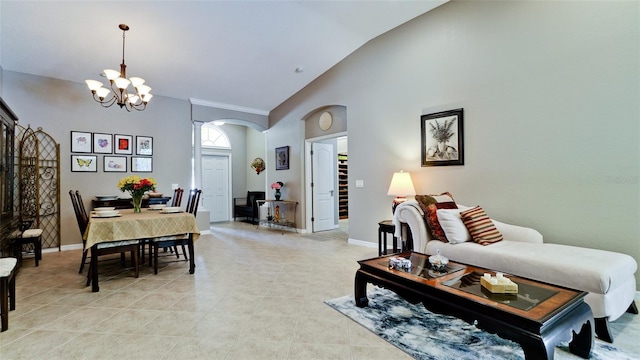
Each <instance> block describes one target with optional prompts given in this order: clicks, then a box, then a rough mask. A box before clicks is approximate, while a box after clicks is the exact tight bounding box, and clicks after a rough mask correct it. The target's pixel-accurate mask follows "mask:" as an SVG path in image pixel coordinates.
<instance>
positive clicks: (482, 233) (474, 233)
mask: <svg viewBox="0 0 640 360" xmlns="http://www.w3.org/2000/svg"><path fill="white" fill-rule="evenodd" d="M460 217H461V218H462V222H463V223H464V226H466V227H467V230H469V234H471V238H472V239H473V241H475V242H477V243H478V244H480V245H491V244H493V243H496V242H498V241H502V240H503V238H502V234H501V233H500V231H498V229H497V228H496V226H495V225H494V224H493V221H491V219H490V218H489V215H487V213H486V212H484V210H483V209H482V208H481V207H480V206H476V207H474V208H471V209H469V210H465V211H461V212H460Z"/></svg>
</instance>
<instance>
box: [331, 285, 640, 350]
mask: <svg viewBox="0 0 640 360" xmlns="http://www.w3.org/2000/svg"><path fill="white" fill-rule="evenodd" d="M367 297H368V298H369V305H368V306H366V307H364V308H359V307H357V306H356V304H355V301H354V298H353V295H349V296H343V297H341V298H337V299H333V300H327V301H325V303H326V304H327V305H329V306H331V307H332V308H334V309H335V310H337V311H339V312H341V313H342V314H344V315H346V316H347V317H349V318H351V320H353V321H355V322H357V323H358V324H360V325H362V326H364V327H365V328H367V329H368V330H369V331H371V332H373V333H374V334H376V335H378V336H380V337H381V338H383V339H385V340H386V341H388V342H389V343H391V344H392V345H394V346H396V347H398V348H399V349H401V350H403V351H404V352H406V353H407V354H409V355H411V356H412V357H414V358H416V359H424V360H430V359H433V360H447V359H452V360H454V359H455V360H466V359H469V360H478V359H496V360H498V359H524V352H523V351H522V348H521V347H520V345H519V344H518V343H516V342H513V341H510V340H506V339H502V338H501V337H499V336H497V335H495V334H490V333H488V332H485V331H483V330H480V329H478V328H476V327H475V326H474V325H472V324H469V323H467V322H465V321H463V320H460V319H457V318H455V317H452V316H448V315H442V314H437V313H433V312H430V311H428V310H427V309H425V307H424V306H423V305H422V304H415V305H413V304H411V303H409V302H407V301H405V300H403V299H402V298H400V297H399V296H398V295H396V294H395V293H394V292H392V291H390V290H386V289H382V288H377V287H374V288H370V289H369V291H368V292H367ZM637 358H638V357H637V355H636V354H629V353H627V352H625V351H623V350H620V349H618V348H616V347H614V346H611V345H610V344H608V343H605V342H602V341H600V340H597V339H596V341H595V346H594V349H593V351H592V353H591V359H596V360H610V359H619V360H634V359H637ZM555 359H561V360H564V359H581V358H580V357H578V356H576V355H574V354H572V353H570V352H569V346H568V344H561V345H560V346H558V347H557V348H556V351H555Z"/></svg>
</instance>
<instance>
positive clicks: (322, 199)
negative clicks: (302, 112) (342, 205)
mask: <svg viewBox="0 0 640 360" xmlns="http://www.w3.org/2000/svg"><path fill="white" fill-rule="evenodd" d="M311 149H312V151H313V154H312V156H311V172H312V181H313V187H312V196H313V231H314V232H317V231H324V230H331V229H333V228H335V201H336V196H337V194H336V191H335V182H336V175H335V167H336V164H335V161H334V160H335V159H334V156H333V145H331V144H322V143H313V144H312V145H311Z"/></svg>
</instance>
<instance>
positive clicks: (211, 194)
mask: <svg viewBox="0 0 640 360" xmlns="http://www.w3.org/2000/svg"><path fill="white" fill-rule="evenodd" d="M202 206H204V207H205V208H206V209H207V210H209V221H210V222H220V221H228V220H229V219H230V215H229V214H230V211H229V210H230V209H229V157H228V156H223V155H203V156H202Z"/></svg>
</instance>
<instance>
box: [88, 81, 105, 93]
mask: <svg viewBox="0 0 640 360" xmlns="http://www.w3.org/2000/svg"><path fill="white" fill-rule="evenodd" d="M84 82H85V83H87V86H88V87H89V90H91V91H96V90H98V89H100V88H101V87H102V83H101V82H100V81H97V80H85V81H84Z"/></svg>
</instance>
